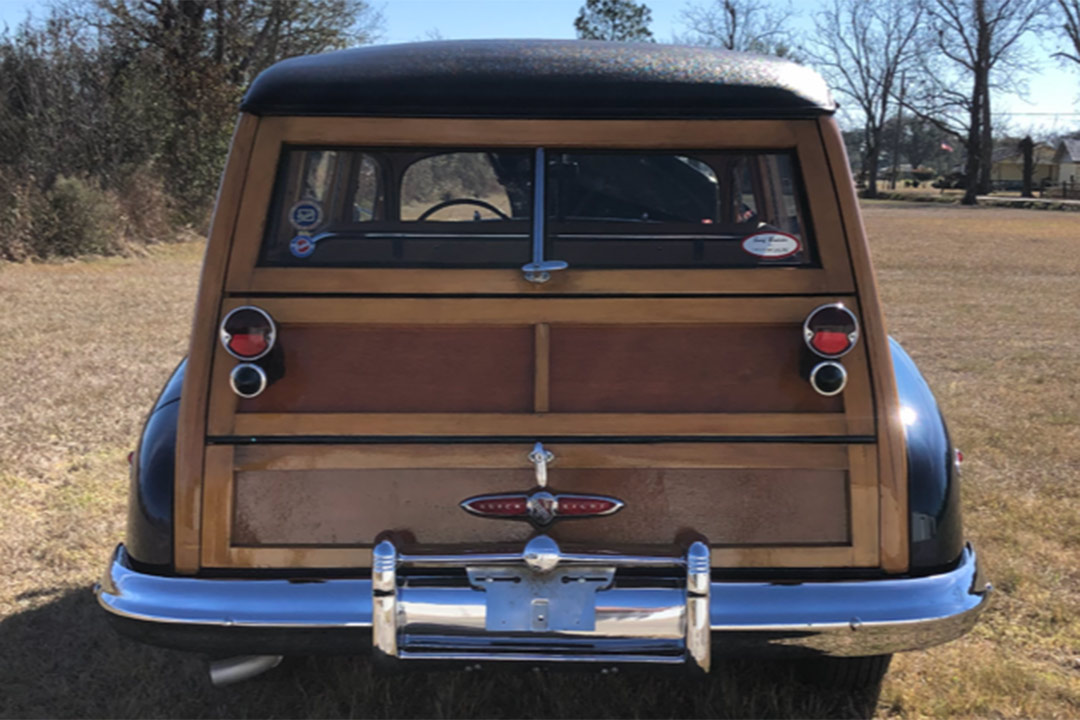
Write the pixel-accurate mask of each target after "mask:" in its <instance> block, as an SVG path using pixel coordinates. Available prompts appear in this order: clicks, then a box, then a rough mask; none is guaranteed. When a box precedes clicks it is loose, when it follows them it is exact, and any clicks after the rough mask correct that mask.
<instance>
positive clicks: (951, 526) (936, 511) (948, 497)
mask: <svg viewBox="0 0 1080 720" xmlns="http://www.w3.org/2000/svg"><path fill="white" fill-rule="evenodd" d="M889 347H890V349H891V350H892V361H893V371H894V372H895V373H896V389H897V392H898V394H899V396H900V407H901V417H902V420H903V427H904V439H905V440H906V443H907V465H908V508H909V513H910V514H909V526H908V529H909V531H910V543H911V545H910V551H911V571H912V572H913V573H916V574H918V573H925V572H932V571H938V570H941V569H944V568H947V567H949V566H951V565H953V564H954V563H955V562H956V560H957V558H959V557H960V554H961V552H962V551H963V549H964V533H963V527H962V525H961V518H960V482H959V481H960V478H959V474H958V472H957V468H956V449H955V448H954V447H953V444H952V442H951V440H950V438H949V430H948V428H947V427H946V425H945V418H944V417H943V416H942V414H941V410H940V409H939V408H938V404H937V400H935V399H934V393H933V392H931V390H930V386H929V385H927V384H926V380H925V379H924V378H923V376H922V373H920V372H919V368H918V367H916V366H915V361H913V360H912V359H911V357H910V356H909V355H908V354H907V353H906V352H904V349H903V348H902V347H900V343H898V342H896V341H895V340H893V339H892V338H891V337H890V338H889Z"/></svg>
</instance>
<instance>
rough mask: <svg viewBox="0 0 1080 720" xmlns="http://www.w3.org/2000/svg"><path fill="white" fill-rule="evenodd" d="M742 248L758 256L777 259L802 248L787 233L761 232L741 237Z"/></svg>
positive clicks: (788, 255)
mask: <svg viewBox="0 0 1080 720" xmlns="http://www.w3.org/2000/svg"><path fill="white" fill-rule="evenodd" d="M742 249H743V250H745V251H746V252H748V253H750V254H751V255H754V256H756V257H759V258H766V259H768V260H779V259H781V258H786V257H791V256H792V255H794V254H795V253H797V252H799V251H800V250H802V243H801V242H799V238H797V237H795V236H794V235H788V234H787V233H781V232H761V233H755V234H754V235H750V236H748V237H746V238H745V239H743V241H742Z"/></svg>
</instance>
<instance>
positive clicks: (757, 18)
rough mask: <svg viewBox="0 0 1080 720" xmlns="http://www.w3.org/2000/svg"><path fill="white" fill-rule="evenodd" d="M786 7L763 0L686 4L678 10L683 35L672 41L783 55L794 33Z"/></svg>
mask: <svg viewBox="0 0 1080 720" xmlns="http://www.w3.org/2000/svg"><path fill="white" fill-rule="evenodd" d="M793 15H794V13H793V12H792V11H791V9H790V6H788V7H786V8H781V7H776V6H773V5H772V4H771V3H768V2H765V0H708V2H704V3H701V4H690V5H688V6H687V7H685V8H684V9H683V10H682V12H681V13H680V20H681V22H682V25H683V26H684V27H685V28H686V32H685V34H682V35H678V36H676V38H675V39H676V41H677V42H681V43H684V44H687V45H707V46H710V47H722V48H726V49H728V50H742V51H746V52H757V53H765V54H768V55H779V56H781V57H787V56H789V55H790V54H791V48H792V45H793V44H794V43H793V37H794V32H793V31H792V30H791V19H792V17H793Z"/></svg>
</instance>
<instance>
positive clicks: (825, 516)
mask: <svg viewBox="0 0 1080 720" xmlns="http://www.w3.org/2000/svg"><path fill="white" fill-rule="evenodd" d="M552 474H553V477H552V490H553V491H554V492H580V493H592V494H600V495H610V496H615V497H618V498H620V499H621V500H623V501H625V502H626V503H627V505H626V507H625V508H623V509H622V510H621V511H619V512H618V513H616V514H615V515H612V516H610V517H603V518H581V519H574V520H564V521H558V522H556V523H554V524H552V526H551V527H550V528H546V529H545V532H546V533H547V534H549V535H550V536H551V537H553V538H555V539H556V540H557V541H559V542H563V541H565V542H581V543H590V544H592V545H594V546H596V547H598V548H603V547H617V546H620V545H645V544H657V545H665V544H674V543H675V541H676V539H677V538H678V537H679V536H680V534H683V533H696V534H699V535H701V536H703V537H707V538H709V541H710V543H711V544H712V545H714V546H724V545H823V544H833V545H836V544H847V542H848V522H847V520H848V508H847V492H846V487H845V484H846V473H844V472H843V471H840V470H820V469H816V468H815V469H806V468H801V469H797V470H775V469H758V470H727V469H700V468H698V469H689V468H686V469H666V468H651V469H628V468H621V469H569V468H560V469H558V470H553V472H552ZM532 484H533V473H532V471H531V470H528V469H524V468H521V469H512V470H505V469H472V468H470V469H457V470H455V469H445V468H439V469H432V468H408V469H392V470H385V469H378V470H370V469H369V470H362V471H357V470H317V471H254V472H242V473H239V474H238V475H237V477H236V505H235V508H236V511H235V518H234V530H233V537H232V541H233V544H235V545H245V546H260V545H269V546H275V545H277V546H288V545H297V544H301V545H312V546H316V547H319V546H333V545H369V546H370V545H372V544H373V543H374V538H375V537H376V536H378V535H379V534H380V533H382V532H384V531H401V532H408V533H409V534H410V535H411V536H412V537H414V538H415V541H416V542H417V543H418V544H421V545H439V544H462V543H464V544H472V545H476V546H481V547H482V546H483V545H485V544H487V545H490V544H492V543H501V542H522V543H524V542H525V541H527V540H528V539H529V538H530V537H531V536H532V535H533V534H534V532H535V530H534V528H533V527H532V526H531V525H530V524H528V523H526V522H520V521H512V520H493V519H490V518H481V517H476V516H474V515H470V514H469V513H466V512H465V511H464V510H462V509H461V508H460V507H459V506H458V504H459V503H460V502H461V501H462V500H464V499H466V498H468V497H471V496H473V495H480V494H490V493H500V492H507V491H520V490H521V489H523V488H528V487H530V486H531V485H532Z"/></svg>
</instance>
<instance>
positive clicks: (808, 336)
mask: <svg viewBox="0 0 1080 720" xmlns="http://www.w3.org/2000/svg"><path fill="white" fill-rule="evenodd" d="M830 309H836V310H842V311H843V312H845V313H847V315H848V317H850V318H851V322H852V323H854V325H855V330H854V331H853V332H850V333H848V342H849V345H848V346H847V349H846V350H844V352H842V353H837V354H835V355H828V354H826V353H823V352H821V351H820V350H818V349H817V348H815V347H814V346H813V345H811V344H810V341H811V340H813V339H814V333H813V332H812V331H811V330H810V321H811V320H813V319H814V316H815V315H817V314H818V313H819V312H821V311H822V310H830ZM802 331H803V342H805V343H806V347H808V348H810V352H812V353H814V354H815V355H817V356H818V357H823V358H828V359H829V360H835V359H836V358H841V357H844V356H845V355H847V354H848V353H849V352H851V351H852V350H854V349H855V343H857V342H859V318H857V317H855V313H853V312H851V310H849V309H848V308H847V306H845V305H844V303H827V304H825V305H818V306H817V307H816V308H814V309H813V310H811V311H810V314H809V315H807V316H806V319H805V320H803V324H802Z"/></svg>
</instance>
